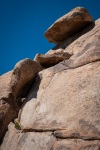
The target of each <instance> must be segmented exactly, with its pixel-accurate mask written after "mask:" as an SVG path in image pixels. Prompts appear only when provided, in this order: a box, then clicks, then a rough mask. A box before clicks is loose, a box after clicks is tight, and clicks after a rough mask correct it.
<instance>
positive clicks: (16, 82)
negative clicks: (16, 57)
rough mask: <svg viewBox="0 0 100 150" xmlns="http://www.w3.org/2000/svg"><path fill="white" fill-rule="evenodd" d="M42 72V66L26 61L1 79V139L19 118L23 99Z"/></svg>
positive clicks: (21, 62)
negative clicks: (15, 119)
mask: <svg viewBox="0 0 100 150" xmlns="http://www.w3.org/2000/svg"><path fill="white" fill-rule="evenodd" d="M41 70H42V67H41V65H40V64H38V63H36V62H34V61H32V60H30V59H24V60H22V61H20V62H18V63H17V64H16V65H15V68H14V70H13V71H10V72H8V73H6V74H4V75H2V76H1V77H0V139H1V137H2V136H3V134H4V132H5V131H6V130H7V126H8V124H9V123H10V122H11V121H12V120H13V119H14V118H16V117H17V116H18V111H19V109H20V104H21V98H23V97H24V96H26V95H27V92H28V90H29V88H30V86H31V85H32V81H33V79H34V77H35V75H36V74H37V73H38V72H39V71H41Z"/></svg>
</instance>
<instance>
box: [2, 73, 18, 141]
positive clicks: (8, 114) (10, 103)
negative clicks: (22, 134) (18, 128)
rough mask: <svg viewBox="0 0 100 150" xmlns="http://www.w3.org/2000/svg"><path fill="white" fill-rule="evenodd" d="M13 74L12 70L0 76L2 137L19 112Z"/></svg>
mask: <svg viewBox="0 0 100 150" xmlns="http://www.w3.org/2000/svg"><path fill="white" fill-rule="evenodd" d="M11 76H12V71H10V72H8V73H6V74H4V75H2V76H0V139H1V138H2V136H3V134H4V132H5V130H7V125H8V124H9V123H10V122H11V120H13V119H14V118H15V117H17V113H18V106H17V103H15V102H14V98H13V96H12V92H11V86H10V81H11ZM15 106H16V107H15Z"/></svg>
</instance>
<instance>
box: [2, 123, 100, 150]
mask: <svg viewBox="0 0 100 150" xmlns="http://www.w3.org/2000/svg"><path fill="white" fill-rule="evenodd" d="M8 128H9V130H8V132H7V133H6V135H5V137H4V140H3V143H2V145H1V147H0V150H27V149H28V150H32V149H34V150H99V149H100V140H94V141H93V140H91V141H89V140H82V139H59V138H56V137H55V136H54V135H53V132H34V131H33V132H26V133H22V132H21V131H20V130H16V128H15V127H14V124H13V123H10V124H9V126H8Z"/></svg>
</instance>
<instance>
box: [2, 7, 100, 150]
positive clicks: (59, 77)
mask: <svg viewBox="0 0 100 150" xmlns="http://www.w3.org/2000/svg"><path fill="white" fill-rule="evenodd" d="M76 11H77V13H76ZM71 15H72V16H73V17H72V18H71V23H72V21H73V22H74V23H75V24H77V25H78V26H80V29H79V30H75V31H74V30H73V29H74V28H73V26H70V29H69V32H71V31H73V34H70V36H71V37H69V38H68V37H66V36H63V37H64V41H62V40H63V39H61V40H58V39H53V40H54V41H55V40H56V41H57V42H58V41H59V42H60V41H61V42H60V43H59V44H58V45H56V46H55V47H54V48H53V49H51V50H49V51H48V52H47V53H46V54H44V55H41V54H37V55H36V57H35V59H34V61H36V64H35V62H34V61H33V62H30V61H29V60H26V63H27V61H28V62H29V64H30V65H31V63H32V68H34V64H35V65H36V66H37V67H38V69H37V70H31V67H29V68H30V71H29V70H28V71H29V72H28V71H27V73H26V70H27V65H25V66H26V67H25V68H24V64H25V63H23V61H22V62H20V64H22V67H20V64H17V65H16V67H15V69H14V71H13V73H12V72H9V73H8V75H9V76H8V77H10V76H11V75H12V74H14V72H15V73H16V75H15V76H14V77H13V78H11V82H10V83H11V84H10V85H9V82H6V81H5V82H6V84H5V85H3V86H4V87H5V88H4V91H3V93H4V94H6V95H7V96H8V95H9V87H10V86H11V87H13V88H12V93H13V97H16V96H17V97H19V96H20V95H23V93H24V96H22V97H25V96H26V97H25V101H24V102H23V104H22V106H21V109H20V111H19V115H18V119H17V125H18V129H16V128H15V127H16V123H15V124H14V123H10V124H9V126H8V131H7V133H6V135H5V137H4V139H3V143H2V145H1V150H5V149H6V150H9V149H10V150H14V149H16V150H27V149H28V150H32V149H34V150H99V149H100V19H98V20H97V21H96V22H93V19H92V18H91V17H90V15H89V14H88V12H87V11H86V10H85V9H84V8H76V9H74V10H73V11H71V12H70V13H69V14H67V15H65V16H64V18H66V16H67V17H68V16H69V17H70V16H71ZM83 16H84V17H83ZM76 18H77V19H76ZM80 18H82V19H81V20H80ZM60 20H61V19H60ZM66 20H67V21H69V19H68V18H67V19H66ZM82 21H83V22H84V23H83V22H82ZM79 22H80V25H79ZM57 23H58V20H57ZM82 23H83V26H84V27H83V26H82ZM54 25H55V23H54ZM67 26H68V23H66V29H68V27H69V26H68V27H67ZM51 28H52V27H50V30H51ZM60 28H61V26H60ZM83 28H84V29H83ZM62 30H63V26H62ZM62 30H61V31H62ZM76 31H77V34H76ZM50 32H51V31H50ZM64 32H65V30H64V31H62V32H60V31H59V30H56V32H54V36H55V37H56V34H61V33H62V34H63V35H64ZM66 33H67V30H66V32H65V34H66ZM71 33H72V32H71ZM72 35H73V36H72ZM49 38H50V39H52V34H51V35H49ZM65 38H66V39H65ZM39 63H40V64H41V65H42V66H43V67H44V68H46V69H43V70H42V67H41V66H39ZM30 65H29V66H30ZM51 66H52V67H51ZM48 67H49V68H48ZM19 68H20V69H19ZM17 69H18V70H20V71H17ZM35 69H36V67H35ZM41 70H42V71H41ZM38 72H39V73H38ZM17 73H18V74H17ZM24 73H26V74H24ZM37 73H38V74H37ZM19 74H20V76H19ZM28 75H29V76H28ZM4 76H5V75H4ZM5 78H6V77H4V79H2V81H3V80H5ZM33 78H34V80H33ZM26 81H27V82H28V87H30V89H29V88H28V90H25V89H26V88H25V85H26V84H27V82H26ZM31 84H32V86H31ZM12 85H14V86H12ZM1 86H2V85H1ZM23 87H24V92H23V90H22V89H23ZM5 89H7V90H6V91H7V92H6V93H5ZM2 90H3V89H2ZM25 93H26V95H25ZM9 103H11V101H9ZM14 104H15V103H14ZM14 107H15V106H14ZM10 110H11V109H10ZM10 120H11V119H10ZM2 124H3V123H2Z"/></svg>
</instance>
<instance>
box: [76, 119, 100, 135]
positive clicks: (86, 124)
mask: <svg viewBox="0 0 100 150" xmlns="http://www.w3.org/2000/svg"><path fill="white" fill-rule="evenodd" d="M79 124H80V126H81V130H82V131H83V132H84V133H85V134H87V133H89V132H90V131H91V132H92V133H95V134H97V135H100V131H99V129H98V128H97V127H96V126H95V125H93V124H91V123H89V122H88V121H85V120H84V119H80V120H79Z"/></svg>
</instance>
